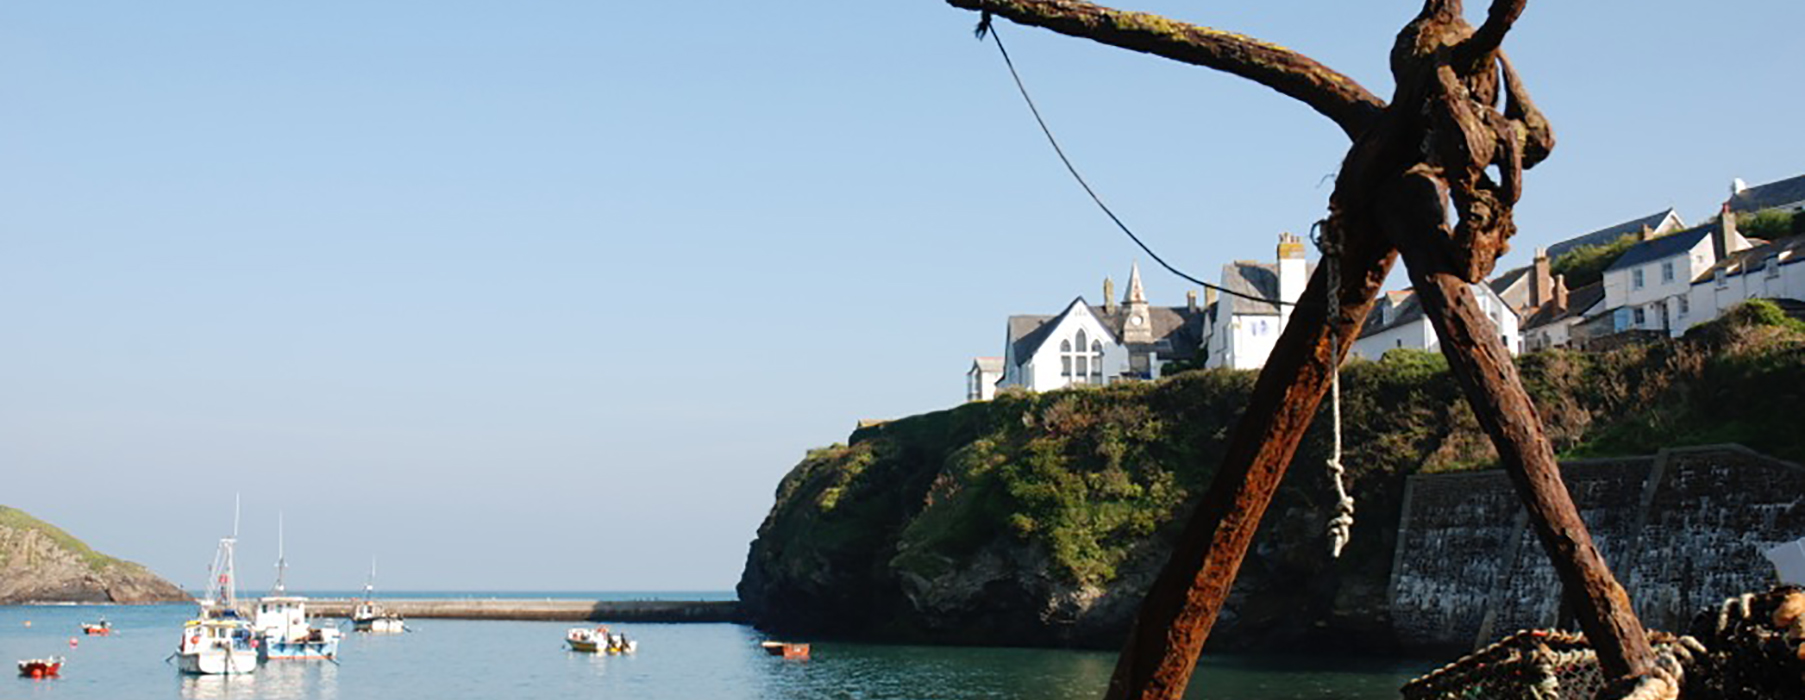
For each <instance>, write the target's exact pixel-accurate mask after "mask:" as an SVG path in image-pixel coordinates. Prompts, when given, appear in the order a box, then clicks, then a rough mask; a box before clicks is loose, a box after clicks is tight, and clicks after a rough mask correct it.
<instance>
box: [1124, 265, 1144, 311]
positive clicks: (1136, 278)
mask: <svg viewBox="0 0 1805 700" xmlns="http://www.w3.org/2000/svg"><path fill="white" fill-rule="evenodd" d="M1122 303H1124V304H1145V303H1147V293H1146V292H1145V291H1144V290H1142V289H1141V264H1140V263H1138V262H1137V263H1135V264H1134V267H1132V268H1130V269H1129V271H1128V297H1127V298H1125V299H1123V300H1122Z"/></svg>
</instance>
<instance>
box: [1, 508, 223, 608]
mask: <svg viewBox="0 0 1805 700" xmlns="http://www.w3.org/2000/svg"><path fill="white" fill-rule="evenodd" d="M188 599H189V596H188V594H187V593H185V592H183V591H182V589H181V588H179V587H177V586H176V585H175V584H172V583H170V582H168V581H165V580H163V579H161V578H158V577H157V575H156V574H153V573H151V572H150V570H149V569H146V568H144V567H143V566H140V565H138V564H134V563H131V562H128V561H121V560H118V559H114V558H112V557H109V556H106V555H103V554H100V553H98V552H95V551H94V550H92V549H89V548H88V546H87V545H85V544H83V543H82V542H81V541H80V540H77V539H75V538H73V537H70V536H69V535H68V533H65V532H63V531H62V530H60V529H58V528H56V527H55V526H53V525H50V524H48V523H45V522H43V521H40V520H37V519H36V518H33V517H31V516H29V515H26V514H25V513H24V512H23V511H20V510H17V509H14V508H8V507H5V506H0V604H17V603H30V602H75V603H158V602H168V601H183V600H188Z"/></svg>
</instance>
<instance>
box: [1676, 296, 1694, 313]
mask: <svg viewBox="0 0 1805 700" xmlns="http://www.w3.org/2000/svg"><path fill="white" fill-rule="evenodd" d="M1677 301H1678V302H1679V307H1680V318H1685V317H1686V315H1687V314H1690V313H1692V301H1691V300H1690V299H1687V298H1686V297H1679V298H1678V299H1677Z"/></svg>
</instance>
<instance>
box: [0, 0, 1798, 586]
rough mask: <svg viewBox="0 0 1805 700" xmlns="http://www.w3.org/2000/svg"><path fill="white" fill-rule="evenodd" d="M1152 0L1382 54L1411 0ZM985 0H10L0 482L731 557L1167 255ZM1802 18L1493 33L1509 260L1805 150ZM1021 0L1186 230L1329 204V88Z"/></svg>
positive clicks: (391, 540)
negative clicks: (859, 426) (989, 370)
mask: <svg viewBox="0 0 1805 700" xmlns="http://www.w3.org/2000/svg"><path fill="white" fill-rule="evenodd" d="M1136 8H1137V9H1145V10H1151V11H1157V12H1162V13H1165V14H1168V15H1171V16H1174V17H1178V18H1181V19H1186V20H1190V21H1194V22H1197V23H1201V24H1206V25H1211V26H1217V27H1221V28H1225V29H1232V30H1236V31H1241V32H1245V33H1249V34H1253V35H1255V36H1258V37H1260V38H1263V39H1267V40H1270V41H1274V42H1277V43H1280V44H1284V45H1287V46H1291V47H1293V48H1296V49H1298V50H1301V51H1304V52H1306V53H1308V54H1310V55H1312V56H1314V57H1316V58H1318V59H1320V60H1322V61H1323V62H1325V63H1327V64H1329V65H1331V66H1333V67H1336V68H1337V69H1339V70H1341V71H1343V72H1345V73H1348V74H1350V75H1351V76H1353V77H1354V78H1356V79H1357V80H1360V81H1362V82H1363V83H1365V84H1366V85H1367V86H1368V87H1369V88H1370V89H1371V90H1373V91H1374V92H1375V93H1378V94H1381V95H1389V93H1390V90H1391V85H1390V80H1389V76H1388V75H1387V74H1386V72H1385V69H1384V66H1385V62H1384V61H1385V53H1386V51H1387V50H1388V48H1389V46H1390V43H1391V40H1392V37H1393V35H1394V34H1395V32H1396V31H1397V29H1398V27H1399V26H1401V25H1402V24H1403V23H1404V22H1405V21H1406V20H1407V19H1408V18H1409V17H1410V16H1411V15H1413V14H1414V13H1415V11H1416V8H1417V5H1416V3H1415V2H1411V1H1408V0H1393V1H1389V2H1361V3H1348V2H1328V1H1326V0H1316V1H1308V0H1269V1H1267V2H1257V3H1256V2H1240V3H1207V4H1199V3H1181V2H1147V3H1144V4H1141V5H1137V6H1136ZM1474 9H1475V10H1478V9H1479V8H1477V7H1476V8H1474ZM976 20H977V17H976V16H975V15H973V14H971V13H968V12H964V11H960V10H955V9H952V8H949V7H947V6H945V5H943V4H941V3H940V2H937V1H936V0H883V1H881V2H798V1H794V0H791V1H781V2H747V1H743V0H742V1H736V2H693V3H681V4H679V5H672V4H669V3H651V2H645V3H590V2H538V3H501V2H442V1H437V0H435V1H433V2H424V1H419V2H384V3H361V2H314V3H244V2H204V3H203V2H158V3H145V2H41V3H8V4H6V5H5V6H4V7H0V483H4V487H0V503H4V504H7V505H12V506H15V507H19V508H23V509H26V510H28V511H30V512H32V513H34V514H36V515H38V516H40V517H43V518H46V519H48V520H51V521H52V522H55V523H58V524H60V525H62V526H64V527H65V528H67V529H68V530H70V531H71V532H73V533H74V534H76V535H77V536H80V537H83V538H86V539H87V540H88V541H90V542H91V543H93V544H94V545H96V546H97V547H99V548H101V549H102V550H103V551H107V552H110V553H113V554H116V555H119V556H123V557H126V558H129V559H134V560H137V561H140V562H143V563H145V564H148V565H150V566H151V567H152V568H153V569H155V570H157V571H158V572H160V573H162V574H164V575H165V576H167V577H170V578H171V579H173V580H175V581H176V582H178V583H181V584H184V585H190V586H198V585H200V584H202V583H203V579H204V572H205V566H206V563H207V561H208V560H209V558H210V556H211V553H212V548H213V542H214V539H215V538H217V537H219V536H221V535H223V534H225V531H226V530H227V529H228V528H229V527H230V518H231V501H232V496H233V494H234V493H242V494H243V498H244V508H245V522H244V543H243V545H242V549H241V552H242V562H241V566H242V567H243V569H244V578H245V579H246V581H247V583H250V584H253V586H254V587H261V586H264V585H267V582H268V574H269V571H268V568H267V567H268V566H269V564H270V563H272V562H273V561H274V558H275V541H274V540H275V527H276V519H277V512H278V511H283V512H285V513H286V517H287V522H288V553H289V559H290V561H291V564H292V570H291V579H290V580H291V582H292V585H293V586H295V587H297V588H308V587H312V588H350V587H356V586H357V585H359V584H360V583H361V582H362V579H363V571H364V569H365V568H366V567H367V565H368V561H369V558H370V557H371V556H372V555H378V556H380V557H381V559H382V562H383V572H382V574H383V579H382V580H381V582H380V583H381V584H382V585H383V586H386V587H389V588H396V589H399V588H419V587H435V588H514V589H646V588H664V589H723V588H728V587H730V586H732V584H733V583H734V582H735V581H736V580H737V579H738V575H739V571H740V568H741V565H742V563H743V560H744V556H745V552H746V546H747V544H748V543H749V542H750V540H751V539H752V538H753V536H754V534H755V529H756V527H757V525H758V523H759V521H760V519H761V518H762V517H763V516H764V514H765V512H766V510H767V509H768V508H769V507H770V505H771V499H772V493H773V490H774V489H775V488H776V486H777V482H778V480H779V479H780V478H781V477H782V475H783V474H784V473H785V472H786V471H787V470H788V469H789V468H790V466H792V465H793V464H794V463H795V462H796V461H797V460H798V459H799V458H800V457H801V456H802V454H803V452H804V451H805V450H806V449H808V448H810V447H814V446H819V445H824V444H828V443H831V442H835V441H840V440H844V439H845V437H846V434H847V433H848V432H849V431H850V430H851V428H852V427H853V424H854V422H855V421H856V420H858V419H861V418H884V417H896V416H903V415H908V414H913V413H919V412H923V411H928V410H934V409H938V408H943V407H946V406H949V405H952V404H954V403H956V402H957V401H959V400H960V398H961V396H962V379H963V372H964V370H965V368H966V366H967V365H968V363H969V362H970V358H971V357H972V356H974V355H990V354H998V353H999V352H1000V351H1001V345H1002V339H1003V330H1004V327H1003V321H1004V318H1005V317H1006V316H1007V315H1009V314H1011V313H1052V312H1056V311H1057V310H1058V309H1059V308H1060V307H1061V306H1062V305H1063V304H1064V303H1065V302H1067V301H1069V300H1070V299H1071V298H1072V297H1074V296H1077V295H1080V294H1082V295H1086V297H1087V298H1090V299H1093V300H1096V299H1097V298H1098V296H1099V293H1100V285H1101V279H1102V278H1103V276H1105V275H1113V276H1114V277H1115V278H1116V279H1117V281H1118V283H1120V282H1121V281H1123V279H1124V278H1125V276H1126V274H1127V270H1128V267H1129V264H1130V263H1131V262H1133V261H1135V260H1137V259H1140V260H1141V262H1143V263H1146V262H1147V260H1146V259H1145V257H1144V256H1141V255H1137V252H1136V251H1135V250H1134V249H1133V248H1131V247H1130V244H1129V243H1128V242H1127V241H1126V240H1125V239H1123V238H1122V237H1121V236H1120V234H1118V233H1116V232H1115V231H1113V230H1112V229H1111V228H1110V227H1109V225H1108V223H1107V221H1106V220H1104V219H1103V218H1102V216H1101V215H1100V214H1098V213H1097V212H1096V211H1095V210H1094V209H1093V208H1092V206H1091V205H1090V204H1089V202H1088V201H1087V200H1086V199H1084V197H1083V195H1082V194H1081V192H1080V191H1079V190H1078V189H1077V188H1076V186H1075V185H1073V184H1072V182H1071V181H1070V180H1069V179H1068V178H1067V176H1066V175H1065V173H1064V172H1063V171H1062V170H1061V169H1060V166H1059V165H1058V163H1057V161H1056V160H1055V159H1054V157H1053V155H1052V153H1051V152H1050V150H1049V149H1048V148H1047V146H1046V144H1045V142H1044V141H1043V140H1042V137H1041V136H1040V134H1039V132H1038V131H1036V130H1035V128H1034V126H1033V123H1032V122H1031V120H1030V119H1029V116H1028V114H1027V112H1026V110H1025V109H1024V108H1023V106H1022V104H1021V102H1020V98H1019V97H1018V96H1017V95H1016V94H1015V92H1014V88H1013V87H1012V86H1011V84H1010V83H1009V78H1008V75H1007V73H1005V72H1004V69H1003V66H1002V64H1001V62H1000V61H999V59H998V58H997V55H996V53H995V50H994V49H993V48H992V47H991V46H989V45H988V44H984V43H980V42H978V41H975V40H973V38H972V35H971V28H972V26H973V24H974V23H975V22H976ZM1800 27H1805V4H1802V3H1799V2H1796V1H1794V0H1768V1H1764V2H1755V1H1750V0H1729V1H1726V2H1720V3H1716V4H1713V5H1711V6H1709V7H1707V6H1705V5H1699V4H1696V3H1678V2H1629V1H1628V0H1588V1H1587V2H1551V1H1548V0H1540V1H1538V2H1535V3H1532V4H1531V6H1530V8H1529V12H1528V14H1527V15H1526V16H1525V17H1524V19H1523V20H1522V22H1521V23H1520V25H1519V27H1518V29H1517V30H1516V31H1515V32H1514V33H1513V34H1512V35H1511V38H1510V40H1509V43H1508V44H1507V48H1508V49H1509V50H1510V51H1511V52H1512V54H1513V56H1514V57H1515V59H1516V61H1517V63H1518V65H1519V68H1520V69H1521V70H1522V72H1523V74H1524V75H1525V76H1526V77H1527V79H1528V80H1529V84H1530V85H1531V87H1532V91H1533V94H1534V95H1535V97H1536V98H1537V99H1538V101H1539V102H1540V103H1541V105H1542V107H1543V108H1544V110H1545V111H1546V112H1547V113H1548V114H1549V116H1550V118H1551V119H1552V120H1553V121H1554V124H1555V128H1556V131H1557V134H1558V137H1559V139H1560V143H1559V147H1558V148H1557V150H1556V152H1555V154H1554V157H1553V158H1552V159H1551V160H1549V161H1548V162H1547V163H1546V164H1544V165H1543V166H1541V167H1540V168H1538V169H1536V170H1535V171H1533V172H1532V173H1531V176H1530V178H1529V180H1528V190H1527V195H1526V199H1525V201H1524V203H1523V204H1522V205H1521V207H1520V208H1519V210H1518V221H1519V223H1520V225H1521V227H1522V233H1521V234H1520V236H1519V238H1518V240H1517V243H1518V248H1517V252H1516V253H1513V255H1512V256H1511V257H1510V258H1508V259H1507V260H1506V263H1507V264H1521V262H1522V261H1524V260H1526V259H1527V252H1528V251H1529V250H1530V249H1532V248H1533V247H1534V246H1536V245H1544V244H1547V243H1549V242H1552V241H1555V240H1558V239H1561V238H1564V237H1567V236H1570V235H1573V234H1577V233H1581V232H1584V231H1589V230H1592V229H1595V228H1598V227H1602V226H1605V225H1608V224H1612V223H1616V222H1619V221H1623V220H1626V219H1630V218H1633V217H1638V216H1641V215H1644V214H1649V213H1653V212H1656V211H1659V210H1661V209H1663V208H1665V207H1668V206H1677V207H1679V208H1680V211H1681V213H1682V215H1683V216H1685V217H1686V218H1687V220H1688V221H1696V220H1698V219H1701V218H1704V217H1706V216H1708V215H1709V214H1711V213H1712V212H1713V211H1714V207H1715V206H1716V203H1717V202H1720V201H1721V200H1722V199H1723V198H1724V196H1725V195H1726V188H1727V185H1728V181H1729V179H1730V178H1731V177H1738V176H1739V177H1743V178H1745V179H1747V180H1749V181H1750V182H1752V183H1758V182H1767V181H1771V180H1775V179H1780V178H1785V177H1791V176H1793V175H1798V174H1800V173H1805V139H1801V138H1800V135H1799V134H1800V132H1799V127H1798V124H1799V118H1800V117H1799V115H1800V114H1802V113H1805V95H1802V94H1801V93H1800V91H1799V89H1798V86H1799V66H1802V65H1805V41H1801V40H1800V34H1799V31H1800ZM1001 28H1002V31H1003V32H1004V38H1005V39H1006V40H1007V41H1008V42H1009V43H1010V45H1011V49H1012V51H1013V52H1014V53H1015V55H1016V58H1017V60H1018V62H1019V63H1020V65H1021V66H1022V68H1023V70H1024V71H1025V74H1026V78H1027V80H1028V81H1029V83H1030V86H1031V87H1032V88H1033V89H1034V90H1035V92H1036V97H1037V98H1038V99H1039V100H1040V101H1041V102H1042V106H1043V108H1044V109H1045V110H1046V112H1047V115H1048V117H1049V118H1050V119H1051V120H1052V122H1053V125H1054V128H1055V129H1056V130H1057V131H1058V133H1059V134H1060V136H1061V137H1062V138H1063V139H1064V141H1065V143H1066V146H1067V148H1068V149H1069V151H1070V152H1071V154H1072V155H1073V156H1074V157H1075V158H1076V159H1077V160H1078V162H1079V163H1080V165H1081V167H1083V168H1084V169H1085V170H1086V171H1087V174H1088V175H1089V177H1091V178H1092V180H1093V182H1094V183H1095V184H1096V185H1097V186H1098V187H1099V188H1100V189H1101V190H1102V191H1103V193H1104V195H1105V196H1106V197H1107V198H1108V199H1109V200H1110V201H1111V202H1112V203H1113V204H1114V206H1116V207H1117V209H1118V210H1119V212H1120V213H1121V214H1122V215H1123V216H1124V217H1126V218H1127V219H1128V220H1129V221H1130V222H1131V223H1132V224H1133V225H1135V226H1136V227H1137V228H1138V229H1140V230H1141V231H1142V232H1143V233H1144V234H1145V235H1146V236H1147V237H1148V238H1149V239H1150V240H1151V241H1152V242H1153V243H1154V244H1155V245H1156V246H1157V248H1158V249H1159V250H1160V251H1161V253H1162V254H1163V255H1165V256H1167V257H1168V258H1169V259H1172V260H1175V261H1178V262H1179V263H1180V264H1181V266H1183V267H1186V268H1188V269H1190V270H1191V271H1192V272H1193V273H1195V274H1199V275H1200V276H1207V277H1208V278H1212V279H1213V278H1215V277H1216V274H1217V273H1216V270H1218V269H1219V268H1220V266H1221V264H1222V263H1224V262H1226V261H1229V260H1232V259H1237V258H1258V259H1266V258H1269V257H1270V256H1271V255H1272V249H1273V244H1274V237H1275V235H1276V234H1277V233H1278V232H1279V231H1281V230H1292V231H1301V230H1303V229H1305V228H1307V227H1308V225H1309V222H1310V221H1312V220H1314V219H1316V218H1319V217H1320V216H1321V215H1322V212H1323V208H1324V205H1325V202H1326V200H1327V197H1328V193H1329V185H1328V181H1327V179H1326V178H1328V177H1329V176H1330V175H1331V174H1332V173H1333V171H1334V169H1335V167H1336V165H1337V163H1338V161H1339V159H1340V157H1341V155H1342V153H1343V152H1344V149H1345V147H1346V143H1345V141H1344V138H1343V137H1342V136H1341V135H1340V133H1339V132H1338V131H1337V130H1336V129H1335V128H1334V127H1333V126H1331V125H1330V124H1329V123H1328V122H1327V121H1326V120H1324V119H1322V118H1320V117H1318V116H1317V115H1315V114H1314V113H1313V112H1310V111H1309V110H1307V109H1305V108H1304V107H1302V106H1300V105H1298V104H1295V103H1292V102H1290V101H1288V100H1287V99H1285V98H1283V97H1281V96H1279V95H1277V94H1276V93H1272V92H1270V91H1268V90H1266V89H1265V88H1261V87H1258V86H1254V85H1252V84H1249V83H1245V82H1242V81H1240V80H1238V79H1234V78H1231V77H1228V76H1225V75H1222V74H1218V73H1213V72H1209V71H1206V70H1202V69H1197V68H1192V67H1187V66H1181V65H1178V64H1174V63H1170V62H1168V61H1165V60H1163V59H1157V58H1152V57H1147V56H1143V55H1139V54H1133V53H1129V52H1125V51H1121V50H1118V49H1113V48H1108V47H1102V46H1097V45H1093V44H1089V43H1087V42H1084V41H1081V40H1076V39H1070V38H1066V37H1060V36H1056V35H1051V34H1047V33H1045V32H1041V31H1037V30H1028V29H1024V28H1020V27H1016V26H1014V25H1009V24H1007V23H1003V24H1002V25H1001ZM1787 66H1791V68H1787ZM1143 267H1144V268H1145V267H1147V266H1146V265H1143ZM1147 273H1148V276H1147V289H1148V293H1149V295H1150V296H1152V297H1153V298H1154V300H1155V301H1156V303H1168V304H1179V303H1183V294H1184V291H1185V289H1186V287H1185V286H1184V285H1183V283H1181V282H1180V281H1178V280H1176V279H1174V278H1172V277H1169V276H1167V275H1164V274H1162V273H1158V272H1155V271H1153V270H1151V269H1148V270H1147Z"/></svg>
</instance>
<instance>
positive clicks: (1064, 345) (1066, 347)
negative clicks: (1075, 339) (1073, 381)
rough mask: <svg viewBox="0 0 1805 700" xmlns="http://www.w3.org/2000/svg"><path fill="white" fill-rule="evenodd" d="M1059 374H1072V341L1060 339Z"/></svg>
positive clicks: (1068, 375) (1067, 375) (1063, 375)
mask: <svg viewBox="0 0 1805 700" xmlns="http://www.w3.org/2000/svg"><path fill="white" fill-rule="evenodd" d="M1059 376H1061V377H1070V376H1072V341H1070V340H1061V341H1059Z"/></svg>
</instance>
